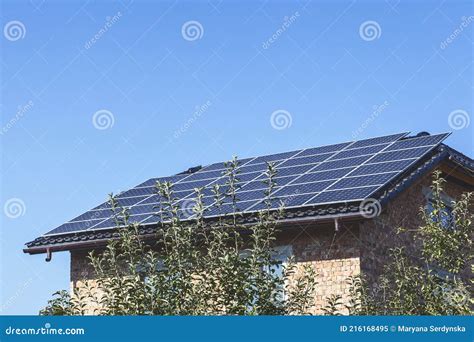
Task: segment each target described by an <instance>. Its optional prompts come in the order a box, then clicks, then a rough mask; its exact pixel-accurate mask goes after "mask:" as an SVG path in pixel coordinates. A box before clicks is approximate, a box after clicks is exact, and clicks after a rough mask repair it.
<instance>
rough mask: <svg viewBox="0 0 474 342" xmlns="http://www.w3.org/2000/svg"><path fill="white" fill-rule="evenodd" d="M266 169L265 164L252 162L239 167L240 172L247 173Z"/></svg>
mask: <svg viewBox="0 0 474 342" xmlns="http://www.w3.org/2000/svg"><path fill="white" fill-rule="evenodd" d="M265 170H267V164H266V163H262V164H252V165H245V166H242V167H241V168H239V172H240V173H248V172H255V171H265Z"/></svg>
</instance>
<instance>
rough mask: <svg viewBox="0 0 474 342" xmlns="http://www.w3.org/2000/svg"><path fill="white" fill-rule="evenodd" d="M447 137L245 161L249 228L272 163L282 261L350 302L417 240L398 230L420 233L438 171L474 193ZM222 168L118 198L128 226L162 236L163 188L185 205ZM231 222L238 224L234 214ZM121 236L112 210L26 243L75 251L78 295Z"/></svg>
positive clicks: (452, 194)
mask: <svg viewBox="0 0 474 342" xmlns="http://www.w3.org/2000/svg"><path fill="white" fill-rule="evenodd" d="M448 136H449V134H436V135H430V134H428V133H426V132H422V133H419V134H417V135H414V136H413V135H410V134H409V133H399V134H393V135H388V136H383V137H376V138H370V139H365V140H358V141H351V142H344V143H340V144H335V145H328V146H321V147H314V148H307V149H302V150H298V151H291V152H284V153H278V154H273V155H266V156H260V157H255V158H246V159H242V160H240V161H239V170H240V172H241V173H240V175H239V179H240V181H239V182H240V188H239V190H238V191H237V195H238V197H239V202H238V206H239V207H238V209H239V210H240V212H241V213H242V214H243V215H242V218H241V219H242V220H243V221H244V222H245V223H248V224H252V222H253V221H252V220H254V219H255V215H251V214H252V213H255V212H256V211H258V210H259V209H261V208H262V198H263V195H262V192H263V189H264V187H265V185H264V184H263V182H262V173H263V172H264V171H265V168H266V164H265V162H269V161H272V162H274V163H275V164H276V166H277V170H278V174H277V178H276V180H277V186H278V187H277V188H276V190H275V193H274V195H275V196H276V197H277V198H278V199H280V200H282V201H283V202H284V203H285V206H286V210H285V214H284V217H283V218H282V219H281V220H280V222H279V224H280V226H281V232H280V233H279V235H278V239H277V245H278V246H279V247H280V250H281V251H285V252H284V253H282V255H279V257H280V258H282V260H283V261H284V259H285V258H286V257H288V256H289V254H293V255H294V256H295V259H296V261H297V262H298V263H310V264H312V265H313V266H314V267H315V269H316V272H317V274H318V276H317V277H318V279H317V280H318V290H317V291H318V292H317V298H316V304H317V306H318V307H320V306H322V305H324V304H325V303H326V299H327V297H329V296H330V295H332V294H339V295H341V296H342V298H343V301H346V300H347V299H348V290H349V286H348V284H347V282H346V279H347V278H348V277H349V276H351V275H357V274H359V273H360V272H361V271H362V272H364V273H365V274H367V275H369V276H376V275H377V274H378V273H379V272H380V271H381V269H382V267H383V265H384V264H385V263H386V261H387V260H386V258H387V254H388V253H387V251H388V249H389V248H391V247H393V246H394V244H395V243H400V242H401V243H406V244H409V243H410V242H409V239H407V240H406V241H399V240H400V239H403V236H402V237H400V236H398V235H396V234H395V230H396V228H398V227H400V226H403V227H406V228H408V229H410V228H416V227H418V225H419V223H420V216H419V210H420V208H421V207H426V206H427V205H428V204H429V201H430V189H429V186H430V184H431V174H432V172H433V171H434V170H440V171H441V172H442V175H443V177H444V178H445V179H446V180H447V183H446V187H445V196H446V198H448V199H456V198H458V197H459V196H460V194H461V193H462V192H465V191H471V190H473V189H474V177H473V175H474V162H473V160H472V159H471V158H469V157H467V156H465V155H463V154H462V153H460V152H458V151H456V150H454V149H452V148H450V147H448V146H447V145H445V144H443V141H444V140H445V139H446V138H447V137H448ZM223 168H224V166H223V163H215V164H211V165H208V166H205V167H196V168H191V169H189V170H188V171H186V172H183V173H179V174H176V175H174V176H170V177H163V178H154V179H150V180H147V181H145V182H143V183H141V184H139V185H138V186H136V187H135V188H132V189H130V190H127V191H125V192H122V193H121V194H119V196H118V201H119V202H120V204H121V205H123V206H127V207H130V214H131V217H130V219H131V221H133V222H139V223H140V224H141V230H140V233H141V234H143V235H144V236H154V235H153V234H154V233H155V232H156V229H157V226H158V217H157V216H156V215H155V214H154V212H155V210H154V209H153V207H154V206H155V205H156V201H157V200H158V195H157V194H156V193H155V191H154V184H155V183H156V181H158V180H160V181H171V182H173V183H174V184H175V186H174V189H175V191H176V195H177V196H178V198H180V201H181V202H182V203H186V201H189V199H190V198H191V197H192V191H191V190H192V189H193V188H194V187H204V189H205V190H204V193H205V194H206V189H207V190H208V189H209V187H210V186H211V185H212V184H216V183H219V182H222V180H223V176H222V170H223ZM204 203H206V204H207V205H209V209H210V210H209V211H208V213H207V214H206V219H207V220H212V218H213V217H214V215H215V212H213V210H212V198H211V197H205V200H204ZM224 208H225V206H224ZM226 210H227V211H226ZM224 212H226V213H227V214H230V213H231V211H230V206H228V207H227V208H225V209H224ZM117 235H118V234H117V233H116V231H115V228H114V224H113V219H112V218H111V211H110V209H109V207H108V204H107V203H103V204H101V205H99V206H97V207H95V208H94V209H92V210H90V211H87V212H85V213H84V214H82V215H80V216H78V217H76V218H75V219H73V220H71V221H69V222H67V223H65V224H63V225H61V226H59V227H58V228H56V229H53V230H52V231H50V232H48V233H46V234H44V235H43V236H40V237H38V238H36V239H35V240H33V241H31V242H28V243H27V244H26V246H27V247H26V248H25V249H24V252H25V253H30V254H38V253H46V255H47V257H46V260H47V261H49V260H51V257H52V253H53V252H59V251H69V252H70V254H71V269H70V272H71V274H70V278H71V286H72V289H75V288H77V287H80V286H82V285H83V282H84V281H85V280H90V279H93V277H94V276H93V272H92V268H91V266H90V265H89V264H88V262H87V259H86V256H87V253H88V252H89V251H90V250H92V249H98V248H101V247H103V246H104V245H105V244H106V243H107V242H108V241H109V240H110V239H112V238H114V237H116V236H117ZM397 239H398V240H397ZM282 247H286V248H282ZM316 313H318V312H316Z"/></svg>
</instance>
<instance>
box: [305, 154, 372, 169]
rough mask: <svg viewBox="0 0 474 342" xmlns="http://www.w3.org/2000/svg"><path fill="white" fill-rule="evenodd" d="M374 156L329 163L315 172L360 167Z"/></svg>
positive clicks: (320, 166)
mask: <svg viewBox="0 0 474 342" xmlns="http://www.w3.org/2000/svg"><path fill="white" fill-rule="evenodd" d="M371 157H372V156H361V157H355V158H347V159H340V160H335V161H327V162H324V163H322V164H321V165H319V166H317V167H316V168H315V169H314V170H313V171H323V170H332V169H340V168H344V167H349V166H358V165H360V164H361V163H363V162H365V161H367V160H368V159H369V158H371Z"/></svg>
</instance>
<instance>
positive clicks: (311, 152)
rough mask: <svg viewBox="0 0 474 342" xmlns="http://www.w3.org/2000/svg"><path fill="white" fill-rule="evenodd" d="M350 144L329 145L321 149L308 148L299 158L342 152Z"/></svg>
mask: <svg viewBox="0 0 474 342" xmlns="http://www.w3.org/2000/svg"><path fill="white" fill-rule="evenodd" d="M349 144H350V142H346V143H342V144H335V145H327V146H321V147H314V148H308V149H306V150H304V151H303V152H301V153H300V154H299V155H298V157H305V156H309V155H314V154H324V153H328V152H336V151H340V150H342V149H343V148H344V147H346V146H348V145H349Z"/></svg>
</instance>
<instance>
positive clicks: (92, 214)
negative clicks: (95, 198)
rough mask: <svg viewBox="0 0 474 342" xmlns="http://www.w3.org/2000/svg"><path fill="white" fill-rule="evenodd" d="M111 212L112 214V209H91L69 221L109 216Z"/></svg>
mask: <svg viewBox="0 0 474 342" xmlns="http://www.w3.org/2000/svg"><path fill="white" fill-rule="evenodd" d="M111 214H112V211H111V210H110V209H104V210H91V211H88V212H85V213H84V214H82V215H79V216H78V217H76V218H74V219H72V220H71V221H69V222H76V221H84V220H97V219H104V218H107V217H109V216H110V215H111Z"/></svg>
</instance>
